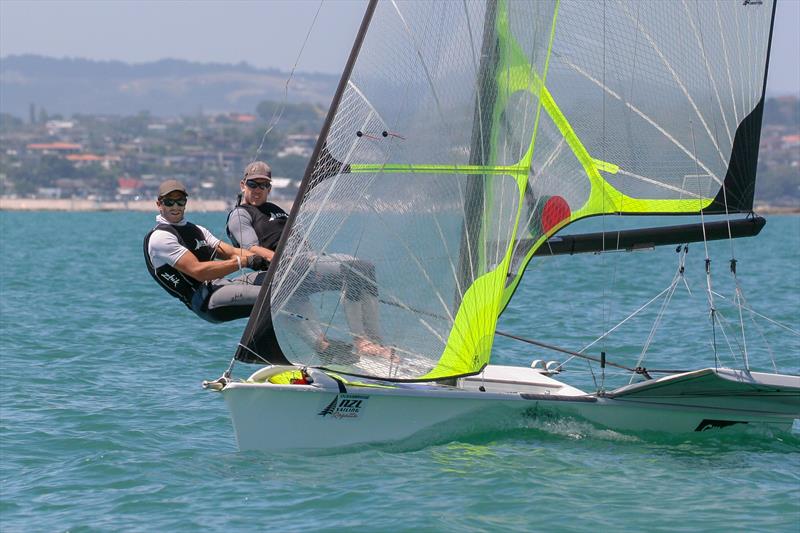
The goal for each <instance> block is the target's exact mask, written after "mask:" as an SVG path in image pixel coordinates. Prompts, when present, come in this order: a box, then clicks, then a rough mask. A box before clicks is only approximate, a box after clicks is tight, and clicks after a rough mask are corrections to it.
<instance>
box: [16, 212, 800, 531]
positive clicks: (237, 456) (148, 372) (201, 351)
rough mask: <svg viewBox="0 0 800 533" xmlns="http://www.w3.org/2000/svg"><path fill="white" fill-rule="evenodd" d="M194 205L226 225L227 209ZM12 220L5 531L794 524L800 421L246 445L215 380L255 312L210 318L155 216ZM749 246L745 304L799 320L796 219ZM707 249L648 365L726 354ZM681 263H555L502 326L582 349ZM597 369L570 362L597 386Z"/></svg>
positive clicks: (695, 249) (632, 355) (629, 337)
mask: <svg viewBox="0 0 800 533" xmlns="http://www.w3.org/2000/svg"><path fill="white" fill-rule="evenodd" d="M191 218H192V219H193V220H195V221H196V222H199V223H202V224H204V225H207V226H208V227H209V228H210V229H212V231H214V232H215V233H217V234H220V233H221V228H222V225H223V223H224V214H223V213H202V214H195V215H193V216H192V217H191ZM0 222H1V223H2V228H0V229H1V230H2V241H1V242H2V250H0V265H2V278H1V280H2V281H1V283H2V285H0V288H1V294H0V320H2V332H1V334H2V337H1V344H0V349H1V350H2V353H1V355H0V357H1V358H0V530H2V531H3V532H11V531H120V530H124V531H194V530H201V529H205V530H222V529H226V530H230V531H249V530H266V529H270V530H275V531H298V530H323V531H326V530H327V531H342V530H357V529H358V530H365V531H410V530H421V531H459V532H461V531H541V530H554V531H595V530H600V531H608V530H628V531H729V530H740V531H794V532H797V531H799V530H800V429H798V426H797V425H795V429H794V431H793V432H792V433H789V434H771V433H769V432H765V431H721V432H717V433H703V434H696V435H689V436H681V437H664V436H657V435H656V436H654V435H622V434H618V433H614V432H611V431H607V430H602V429H597V428H593V427H592V426H589V425H587V424H585V423H582V422H579V421H555V420H553V421H547V420H545V421H535V422H528V423H527V425H524V426H520V427H516V428H513V429H509V430H508V431H505V432H496V433H485V434H478V435H471V436H468V437H461V438H459V439H458V440H448V439H446V438H444V439H439V440H438V441H435V442H420V443H417V445H410V446H405V447H369V448H364V449H357V450H351V451H349V452H347V453H335V454H313V455H303V456H301V455H296V454H289V453H282V454H267V453H251V452H248V453H241V452H238V451H237V450H236V445H235V441H234V436H233V430H232V427H231V424H230V419H229V416H228V413H227V411H226V408H225V406H224V403H223V401H222V398H221V397H220V396H219V395H217V394H213V393H210V392H207V391H203V390H202V389H201V387H200V383H201V381H202V380H203V379H208V378H216V377H217V376H219V375H220V374H221V372H222V371H223V370H224V368H225V366H226V365H227V363H228V361H229V359H230V356H231V354H232V352H233V349H234V346H235V345H236V343H237V341H238V338H239V334H240V332H241V329H242V328H243V326H244V321H240V322H234V323H230V324H225V325H207V324H205V323H203V322H201V321H199V320H198V319H197V318H195V317H194V316H193V315H191V314H190V313H189V312H188V311H187V310H185V309H184V308H182V306H181V305H180V304H179V303H178V302H177V301H175V300H174V299H172V298H170V297H168V296H167V295H166V294H165V293H164V292H163V291H162V290H161V289H159V288H158V287H156V286H155V284H154V283H153V281H152V279H150V277H149V276H148V275H147V273H146V271H145V269H144V264H143V260H142V252H141V239H142V236H143V234H144V233H145V232H146V231H147V230H148V229H149V228H150V227H151V226H152V224H153V215H151V214H137V213H9V212H2V213H0ZM593 223H594V224H595V226H594V227H595V228H596V227H598V226H597V225H598V224H600V222H597V221H595V222H593ZM712 252H714V253H715V256H714V257H715V259H714V262H713V263H712V270H713V272H714V278H713V280H714V287H715V288H716V289H718V290H719V291H720V292H722V293H724V294H730V275H729V274H728V269H727V260H728V258H729V257H730V245H729V244H728V243H727V242H724V243H716V244H715V245H714V246H713V247H712ZM735 254H736V257H737V258H738V259H739V275H740V280H741V282H742V285H743V287H744V289H745V296H747V297H748V303H749V304H750V305H751V307H753V308H754V309H755V310H757V311H759V312H761V313H763V314H765V315H767V316H770V317H771V318H774V319H776V320H778V321H780V322H782V323H785V324H788V325H789V326H791V327H793V328H794V329H800V303H799V302H800V298H798V295H800V270H798V265H800V217H791V216H784V217H781V216H773V217H769V222H768V224H767V226H766V228H765V229H764V231H763V233H762V235H761V236H760V237H759V238H757V239H747V240H740V241H737V242H736V243H735ZM703 259H704V252H703V247H702V244H694V245H692V246H691V247H690V253H689V256H688V258H687V273H688V276H689V283H690V287H691V289H692V296H691V297H690V296H688V294H686V291H685V290H683V291H678V292H677V293H676V295H675V297H674V298H673V302H672V305H671V306H670V313H669V314H668V315H667V318H665V321H664V323H663V325H662V327H661V328H660V329H659V331H658V334H657V335H656V336H655V340H654V343H653V346H652V348H651V349H650V352H649V355H648V359H647V364H648V365H649V366H651V367H657V366H662V367H663V366H667V365H668V367H675V366H679V367H680V366H689V367H698V366H702V365H709V364H713V350H712V348H711V345H710V338H711V328H710V324H709V321H708V319H707V314H708V307H707V304H706V303H705V302H706V300H705V298H706V297H705V293H704V283H705V277H704V275H703ZM676 261H677V255H676V254H675V252H674V249H669V247H667V249H659V250H657V251H655V252H649V253H635V254H609V255H606V256H602V257H598V256H583V257H571V258H570V257H564V258H557V259H549V260H547V261H541V262H540V263H538V264H537V265H534V266H533V267H532V268H531V269H530V271H529V272H528V273H527V274H526V276H525V279H524V281H523V285H522V287H521V289H520V291H519V293H518V294H517V296H516V297H515V300H514V302H513V303H512V306H511V307H510V308H509V310H508V311H507V312H506V314H505V315H504V317H503V319H502V323H501V329H503V330H506V331H509V332H512V333H517V334H521V335H525V336H530V337H533V338H537V339H540V340H543V341H547V342H553V343H557V344H559V345H562V346H565V347H567V348H572V349H575V348H580V347H582V346H583V345H584V344H586V343H588V342H590V341H591V340H593V339H594V338H596V337H597V336H598V335H599V334H600V333H602V331H603V328H604V327H605V328H607V327H610V326H613V325H614V324H615V323H616V322H617V321H619V320H621V319H622V318H624V317H625V316H627V314H628V313H630V312H631V311H633V310H634V309H636V308H637V307H638V306H639V305H641V304H642V303H644V302H645V301H647V300H648V299H649V298H650V297H652V296H654V295H655V294H657V293H658V292H659V291H661V290H662V289H663V288H664V287H666V286H667V284H668V283H669V281H670V280H671V279H672V276H673V274H674V272H675V269H676V265H677V263H676ZM719 305H720V308H721V309H722V308H723V306H722V304H721V303H720V304H719ZM655 311H657V306H656V307H654V310H653V312H649V313H645V315H646V316H644V317H643V319H642V320H641V321H639V322H637V323H636V324H634V325H633V326H632V327H631V328H630V329H628V328H625V329H624V330H621V331H620V332H619V333H618V334H616V335H615V336H614V337H612V338H611V339H609V340H608V341H606V342H605V343H603V344H602V348H603V349H605V350H606V351H607V352H608V354H609V359H610V360H617V361H620V362H624V363H632V362H634V361H635V359H636V357H637V356H638V354H639V351H640V348H641V346H642V343H643V342H644V339H646V338H647V335H648V333H649V331H650V326H651V325H652V323H653V319H654V317H655ZM723 314H724V316H725V318H726V319H727V320H728V321H729V322H731V323H735V322H737V321H738V315H736V314H735V313H734V312H733V311H731V310H725V311H723ZM733 325H735V324H733ZM754 328H755V326H754ZM760 328H761V330H760V331H761V333H758V331H759V330H758V328H755V329H754V333H752V335H751V336H748V338H747V339H748V350H749V353H750V358H751V364H752V365H753V367H754V368H757V369H762V370H767V371H769V370H770V369H771V368H772V362H771V358H772V359H774V360H775V364H776V365H777V367H778V369H779V370H781V371H784V372H790V373H799V372H800V355H798V354H800V343H799V342H798V338H797V337H795V336H792V335H790V334H787V333H786V332H784V331H783V330H781V329H780V328H777V327H776V326H773V325H770V324H769V323H766V322H763V321H761V322H760ZM735 331H736V329H735V328H733V327H731V328H730V329H729V331H728V334H729V335H731V334H732V333H731V332H733V334H735ZM762 334H763V337H764V339H766V341H767V342H768V344H765V343H764V342H763V340H762V339H761V335H762ZM717 341H718V353H719V355H720V358H722V359H723V360H725V358H729V357H730V356H729V353H730V351H729V350H728V349H727V345H726V344H725V340H724V339H723V338H721V333H720V332H719V331H717ZM731 342H734V341H732V340H731ZM767 345H768V346H769V348H766V347H765V346H767ZM599 349H600V345H598V350H599ZM770 350H771V352H770ZM495 352H496V353H497V356H496V358H495V361H496V362H498V363H517V364H528V363H529V362H530V361H531V360H532V359H534V358H547V359H550V358H553V359H559V360H561V359H560V358H559V357H555V356H554V354H548V353H543V352H541V351H539V350H538V349H536V348H534V347H531V346H527V345H520V344H516V343H513V342H512V341H507V340H506V339H498V341H497V343H496V346H495ZM770 353H771V354H772V355H770ZM584 369H585V367H584V366H583V365H574V366H571V367H570V369H569V370H568V371H567V372H565V373H564V374H563V375H562V377H563V378H565V379H566V378H572V379H573V382H575V383H578V384H579V385H581V386H584V387H587V388H593V387H594V385H593V380H592V378H591V376H590V375H588V374H585V373H584V372H582V371H583V370H584ZM239 371H240V375H241V373H242V372H243V370H242V369H239ZM606 379H607V384H608V383H610V382H613V384H621V383H624V382H625V381H624V378H623V377H622V376H619V375H616V374H614V375H612V374H609V375H608V376H607V377H606ZM292 430H302V428H276V431H292Z"/></svg>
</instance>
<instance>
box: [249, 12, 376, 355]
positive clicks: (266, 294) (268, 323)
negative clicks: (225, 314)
mask: <svg viewBox="0 0 800 533" xmlns="http://www.w3.org/2000/svg"><path fill="white" fill-rule="evenodd" d="M377 3H378V2H377V0H370V2H369V4H368V5H367V9H366V11H365V12H364V18H363V19H362V20H361V26H360V27H359V29H358V33H357V34H356V39H355V42H354V43H353V48H352V50H351V51H350V56H349V57H348V59H347V63H346V64H345V67H344V70H343V71H342V76H341V78H340V79H339V85H338V87H337V88H336V93H335V94H334V96H333V100H332V101H331V105H330V108H328V115H327V117H326V118H325V123H324V124H323V125H322V130H321V131H320V133H319V137H318V138H317V144H316V146H315V147H314V152H313V153H312V154H311V158H310V159H309V161H308V165H307V166H306V170H305V173H304V175H303V180H302V181H301V183H300V187H299V189H298V191H297V196H296V197H295V200H294V203H293V204H292V209H291V211H290V212H289V219H288V220H287V222H286V226H285V228H284V230H283V233H282V234H281V239H280V241H279V243H278V247H277V249H276V250H275V255H274V257H273V259H272V262H271V263H270V266H269V270H268V271H267V276H266V279H265V280H264V283H263V284H262V286H261V292H260V293H259V295H258V300H257V301H256V303H255V305H254V306H253V312H252V313H251V315H250V319H249V320H248V322H247V326H246V327H245V330H244V332H243V333H242V339H241V341H240V342H239V346H238V348H237V349H236V354H235V355H234V358H235V359H236V360H238V361H243V362H252V363H263V362H265V360H268V361H269V362H270V363H273V364H291V363H290V362H289V361H288V360H287V359H286V356H285V355H284V354H283V351H282V350H281V347H280V345H279V344H278V340H277V338H276V336H275V331H274V329H273V325H272V315H271V312H270V300H271V288H272V280H273V278H274V276H275V272H276V267H277V266H278V264H279V263H280V260H281V255H282V254H283V250H284V248H285V246H286V241H287V239H288V236H289V233H290V231H291V228H292V225H293V224H294V221H295V219H296V218H297V212H298V211H299V209H300V204H301V203H302V199H303V197H304V196H305V194H306V192H307V191H308V189H309V187H310V185H311V183H312V178H313V174H314V168H315V166H316V164H317V161H318V160H319V158H320V157H321V156H323V155H324V154H325V151H324V148H325V143H326V140H327V137H328V132H329V131H330V128H331V123H332V122H333V117H334V116H336V112H337V110H338V109H339V104H340V103H341V100H342V94H344V90H345V87H347V81H348V80H349V79H350V76H351V74H352V72H353V66H354V65H355V63H356V59H357V58H358V53H359V51H360V50H361V45H362V44H363V42H364V37H365V36H366V34H367V29H368V28H369V24H370V21H371V20H372V15H373V13H374V12H375V7H376V6H377ZM264 354H268V355H267V356H265V355H264ZM267 357H268V359H267Z"/></svg>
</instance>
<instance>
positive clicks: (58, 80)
mask: <svg viewBox="0 0 800 533" xmlns="http://www.w3.org/2000/svg"><path fill="white" fill-rule="evenodd" d="M288 76H289V74H288V73H285V72H280V71H278V70H275V69H258V68H255V67H253V66H251V65H248V64H247V63H239V64H236V65H229V64H221V63H193V62H190V61H183V60H176V59H163V60H160V61H156V62H152V63H139V64H129V63H123V62H121V61H92V60H87V59H69V58H65V59H55V58H50V57H42V56H35V55H20V56H14V55H12V56H7V57H2V58H0V112H4V113H10V114H12V115H15V116H17V117H20V118H26V119H27V118H28V115H29V110H30V104H34V105H35V106H36V109H37V110H39V109H44V110H46V111H47V113H48V114H50V115H53V114H61V115H64V116H70V115H73V114H76V113H87V114H114V115H131V114H136V113H138V112H140V111H149V112H150V113H151V114H153V115H156V116H175V115H182V114H183V115H185V114H194V113H197V112H199V111H200V110H202V111H204V112H213V111H239V112H253V111H254V110H255V108H256V106H257V105H258V103H259V102H261V101H264V100H274V101H280V100H282V99H283V94H284V87H285V84H286V79H287V78H288ZM338 81H339V76H337V75H331V74H317V73H311V74H309V73H295V75H294V78H293V80H292V85H291V88H290V90H289V96H288V99H289V101H290V102H309V103H321V104H326V105H327V104H328V103H329V102H330V100H331V97H332V96H333V93H334V91H335V90H336V84H337V83H338Z"/></svg>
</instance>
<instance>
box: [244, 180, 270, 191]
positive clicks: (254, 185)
mask: <svg viewBox="0 0 800 533" xmlns="http://www.w3.org/2000/svg"><path fill="white" fill-rule="evenodd" d="M244 184H245V185H247V186H248V187H250V188H251V189H269V188H270V187H272V184H271V183H270V182H268V181H265V182H258V181H256V180H247V181H245V182H244Z"/></svg>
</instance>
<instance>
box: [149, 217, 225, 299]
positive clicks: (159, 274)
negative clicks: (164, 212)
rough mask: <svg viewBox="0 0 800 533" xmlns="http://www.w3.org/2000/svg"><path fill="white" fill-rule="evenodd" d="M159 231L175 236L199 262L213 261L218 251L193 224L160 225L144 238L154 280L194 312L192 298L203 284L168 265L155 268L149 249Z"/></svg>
mask: <svg viewBox="0 0 800 533" xmlns="http://www.w3.org/2000/svg"><path fill="white" fill-rule="evenodd" d="M157 230H162V231H166V232H168V233H172V234H173V235H175V236H176V237H177V238H178V243H179V244H180V245H181V246H183V247H185V248H187V249H188V250H190V251H191V252H192V253H193V254H194V255H195V257H197V259H198V260H199V261H202V262H205V261H212V260H213V259H214V255H215V254H216V252H217V250H216V248H214V247H211V246H209V245H208V244H207V243H206V241H205V235H204V234H203V232H202V230H201V229H200V228H198V227H197V226H196V225H194V224H192V223H191V222H187V223H186V224H183V225H181V226H173V225H172V224H159V225H157V226H156V227H155V228H153V229H152V230H150V233H148V234H147V235H146V236H145V238H144V260H145V263H147V271H148V272H150V275H151V276H153V279H154V280H156V282H157V283H158V284H159V285H161V286H162V287H163V288H164V290H165V291H167V292H168V293H169V294H171V295H172V296H174V297H175V298H178V299H179V300H180V301H182V302H183V303H184V304H186V307H188V308H189V309H192V310H194V309H193V308H192V298H193V297H194V295H195V293H196V292H197V290H198V289H199V288H200V287H201V286H202V285H203V282H202V281H199V280H196V279H194V278H193V277H191V276H189V275H187V274H184V273H183V272H181V271H180V270H178V269H177V268H175V267H173V266H170V265H168V264H164V265H162V266H160V267H158V268H155V267H154V266H153V262H152V261H151V260H150V254H149V253H148V251H147V249H148V247H149V244H150V237H151V236H152V235H153V232H155V231H157ZM190 243H192V244H190Z"/></svg>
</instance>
